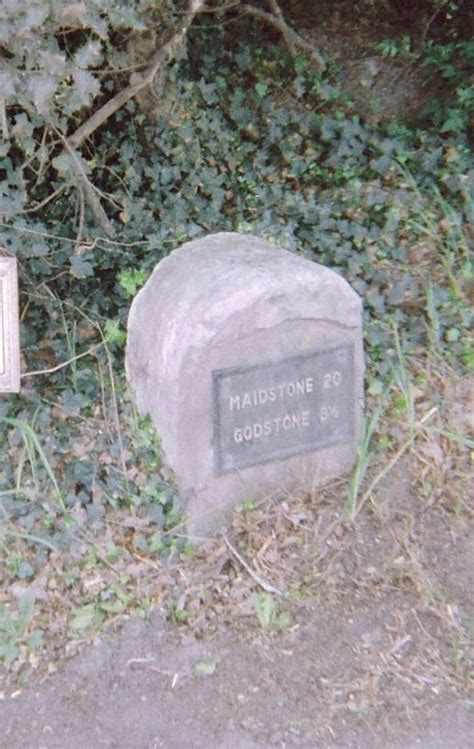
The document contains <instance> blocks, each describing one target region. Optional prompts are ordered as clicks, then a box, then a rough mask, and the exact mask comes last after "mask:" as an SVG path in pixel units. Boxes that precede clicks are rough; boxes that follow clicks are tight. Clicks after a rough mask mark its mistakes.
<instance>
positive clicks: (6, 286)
mask: <svg viewBox="0 0 474 749" xmlns="http://www.w3.org/2000/svg"><path fill="white" fill-rule="evenodd" d="M19 327H20V323H19V311H18V280H17V268H16V259H15V258H10V257H1V256H0V393H18V391H19V390H20V335H19Z"/></svg>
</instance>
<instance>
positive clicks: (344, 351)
mask: <svg viewBox="0 0 474 749" xmlns="http://www.w3.org/2000/svg"><path fill="white" fill-rule="evenodd" d="M126 369H127V377H128V382H129V385H130V388H131V390H132V393H133V395H134V398H135V402H136V404H137V407H138V410H139V411H140V412H141V413H142V414H149V415H150V416H151V418H152V420H153V422H154V424H155V426H156V428H157V430H158V433H159V435H160V438H161V445H162V449H163V455H164V460H165V463H166V464H167V466H168V468H169V469H171V470H172V472H173V474H174V478H175V481H176V485H177V488H178V489H179V491H180V493H181V495H182V496H184V498H185V500H186V501H187V513H188V519H189V522H188V530H189V532H190V534H191V536H195V537H198V536H206V535H208V534H209V533H211V532H212V531H215V530H217V529H218V528H220V527H222V526H223V525H224V524H225V522H226V516H227V514H228V510H229V508H230V507H231V506H232V505H234V504H235V503H239V502H242V501H245V500H258V499H260V498H262V497H264V496H267V495H270V494H280V495H282V494H283V493H286V492H288V491H292V490H295V489H304V490H310V491H311V490H313V489H314V488H315V487H316V486H318V485H320V484H322V483H324V482H326V481H327V480H328V479H330V478H334V477H336V476H340V475H342V474H344V473H345V472H347V471H348V470H350V468H351V467H352V466H353V464H354V461H355V457H356V446H357V441H358V437H359V434H360V430H361V426H362V418H363V375H364V360H363V349H362V304H361V300H360V298H359V296H358V295H357V294H356V293H355V292H354V291H353V290H352V289H351V287H350V286H349V284H348V283H347V282H346V281H345V280H344V279H343V278H342V277H341V276H340V275H338V274H337V273H335V272H334V271H332V270H330V269H328V268H325V267H323V266H321V265H318V264H316V263H314V262H312V261H310V260H307V259H305V258H303V257H301V256H299V255H296V254H295V253H292V252H288V251H286V250H283V249H281V248H279V247H277V246H275V245H272V244H269V243H268V242H266V241H263V240H262V239H258V238H257V237H252V236H248V235H241V234H235V233H220V234H214V235H212V236H208V237H206V238H205V239H199V240H195V241H192V242H189V243H187V244H185V245H183V246H182V247H180V248H179V249H177V250H175V251H174V252H172V253H171V254H170V255H169V256H168V257H167V258H165V259H164V260H162V261H161V262H160V263H158V265H157V266H156V268H155V270H154V272H153V274H152V275H151V277H150V279H149V280H148V282H147V283H146V284H145V286H144V287H143V289H142V290H141V291H140V292H139V293H138V295H137V296H136V298H135V300H134V302H133V304H132V307H131V310H130V316H129V321H128V342H127V352H126Z"/></svg>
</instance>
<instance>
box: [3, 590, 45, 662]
mask: <svg viewBox="0 0 474 749" xmlns="http://www.w3.org/2000/svg"><path fill="white" fill-rule="evenodd" d="M34 614H35V600H34V597H33V596H32V595H31V594H30V593H24V594H23V595H22V596H21V598H20V599H19V601H18V608H17V611H12V610H11V609H10V608H9V607H7V606H6V605H5V604H3V603H0V662H2V661H3V663H4V664H5V666H6V668H9V667H10V666H11V665H12V663H13V662H14V661H15V660H16V659H17V658H18V656H19V654H20V650H21V649H22V648H23V649H26V651H27V652H32V651H34V650H37V649H38V648H39V647H41V644H42V632H41V630H39V629H33V630H32V629H31V627H30V625H31V622H32V620H33V617H34Z"/></svg>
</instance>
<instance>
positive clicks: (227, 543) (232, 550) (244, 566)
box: [223, 533, 281, 596]
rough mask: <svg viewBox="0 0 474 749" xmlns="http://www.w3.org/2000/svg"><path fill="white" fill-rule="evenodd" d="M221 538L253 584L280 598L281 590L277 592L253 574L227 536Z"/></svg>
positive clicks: (276, 589)
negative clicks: (253, 581)
mask: <svg viewBox="0 0 474 749" xmlns="http://www.w3.org/2000/svg"><path fill="white" fill-rule="evenodd" d="M223 538H224V541H225V543H226V545H227V547H228V549H229V550H230V551H231V552H232V554H233V555H234V557H235V558H236V559H237V561H239V562H240V564H241V565H242V567H243V568H244V570H245V571H246V572H248V574H249V575H250V577H252V578H253V579H254V580H255V582H256V583H257V585H259V586H260V587H261V588H263V590H265V591H266V592H267V593H276V595H278V596H281V590H278V588H275V587H274V586H273V585H271V584H270V583H267V582H266V580H264V579H263V578H261V577H260V575H257V574H255V572H254V571H253V569H252V568H251V567H250V565H248V564H247V562H246V561H245V559H244V558H243V557H242V556H241V554H239V552H238V551H237V549H236V548H234V546H232V544H231V542H230V541H229V539H228V538H227V536H226V535H225V533H224V534H223Z"/></svg>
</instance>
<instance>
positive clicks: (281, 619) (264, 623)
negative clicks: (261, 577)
mask: <svg viewBox="0 0 474 749" xmlns="http://www.w3.org/2000/svg"><path fill="white" fill-rule="evenodd" d="M251 604H252V606H253V608H254V610H255V614H256V615H257V619H258V622H259V624H260V626H261V628H262V629H263V630H265V631H266V632H275V631H277V630H280V629H286V628H287V627H288V626H289V624H290V618H289V615H288V613H287V612H279V611H278V608H277V605H276V604H275V601H274V599H273V597H272V596H271V595H270V594H269V593H265V592H263V591H262V592H261V593H255V594H254V595H253V596H252V598H251Z"/></svg>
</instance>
